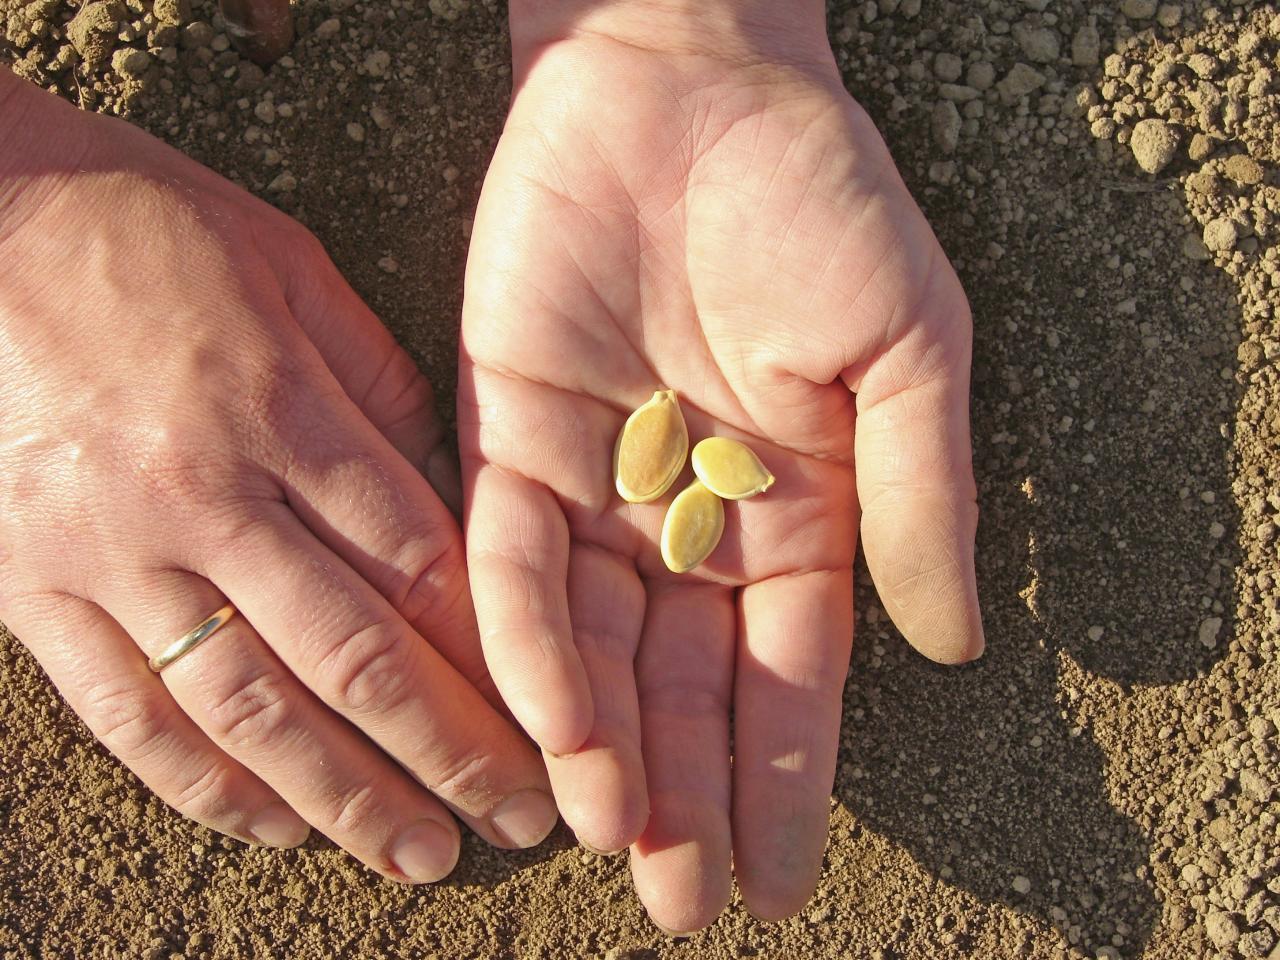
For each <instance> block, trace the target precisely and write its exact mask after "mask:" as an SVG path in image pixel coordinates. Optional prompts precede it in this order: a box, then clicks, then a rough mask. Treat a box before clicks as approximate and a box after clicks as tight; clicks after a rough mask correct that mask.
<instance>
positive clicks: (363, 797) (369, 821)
mask: <svg viewBox="0 0 1280 960" xmlns="http://www.w3.org/2000/svg"><path fill="white" fill-rule="evenodd" d="M386 793H387V791H386V790H385V789H383V788H382V787H381V786H380V785H379V784H378V783H377V782H376V781H372V780H361V781H357V782H356V783H355V784H353V785H352V786H351V787H349V788H347V789H346V790H344V791H342V792H340V793H338V794H337V795H336V797H335V802H334V803H333V805H332V806H331V807H330V808H329V809H328V810H326V811H325V812H323V813H322V814H321V818H322V819H323V820H324V821H325V823H324V824H323V825H320V824H317V826H320V830H321V832H322V833H325V834H328V835H329V836H334V837H340V836H349V835H351V834H359V833H364V832H366V831H368V830H370V829H371V828H372V827H373V825H374V824H375V823H377V822H378V821H379V820H381V819H383V817H384V814H383V797H385V796H386Z"/></svg>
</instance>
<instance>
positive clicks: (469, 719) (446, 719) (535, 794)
mask: <svg viewBox="0 0 1280 960" xmlns="http://www.w3.org/2000/svg"><path fill="white" fill-rule="evenodd" d="M259 509H260V510H261V511H262V513H261V515H259V516H257V517H255V518H253V519H251V520H249V521H247V522H246V523H244V524H241V525H240V527H239V530H238V534H237V536H236V537H235V538H234V542H231V543H227V544H223V545H222V549H220V550H219V551H217V553H216V554H214V555H212V556H210V557H209V559H208V560H207V562H206V564H205V566H207V568H208V569H207V570H202V571H201V572H202V573H205V574H206V575H207V576H209V578H210V579H211V580H213V581H214V582H215V583H217V584H218V585H219V586H220V587H222V588H223V589H224V590H225V591H226V592H227V595H228V597H229V598H230V599H231V601H232V602H233V603H235V604H236V605H237V606H238V607H239V609H240V610H241V611H242V612H243V613H244V614H245V615H246V616H247V617H248V618H249V619H250V621H252V622H253V623H254V624H255V625H257V626H258V627H259V628H260V629H261V630H262V635H263V638H264V639H265V640H266V641H267V643H268V644H269V645H270V646H271V647H272V649H273V650H274V651H275V653H276V654H277V656H279V657H280V659H281V660H282V661H284V663H285V664H286V665H287V666H288V667H289V669H290V670H292V671H293V672H294V674H296V675H297V677H298V678H299V679H300V680H301V681H302V682H303V683H304V684H306V685H307V686H308V687H309V688H310V689H311V690H312V691H314V692H315V694H316V695H317V696H318V697H319V698H320V699H321V700H322V701H323V702H324V703H326V704H327V705H328V706H330V707H331V708H333V709H334V710H335V711H337V712H338V713H339V714H341V715H342V716H344V717H346V718H347V719H348V720H350V721H351V722H352V723H354V724H355V725H356V726H357V727H359V728H360V729H361V730H362V731H363V732H364V733H365V734H366V735H367V736H368V737H369V738H371V739H372V740H373V741H374V742H375V743H377V744H378V745H379V746H380V747H382V749H384V750H385V751H386V752H387V753H389V754H390V755H391V756H392V757H394V758H395V759H396V760H398V761H399V762H400V764H401V765H403V766H404V768H405V769H406V770H408V771H409V773H410V774H412V775H413V776H414V777H415V778H416V779H417V780H418V781H419V782H420V783H422V784H423V785H425V786H426V787H427V788H428V789H429V790H431V792H432V793H434V794H436V796H438V797H440V799H442V800H444V801H445V802H446V803H447V804H449V806H450V807H451V808H452V809H453V810H454V812H456V813H458V814H459V816H461V817H462V818H463V820H465V821H466V823H467V825H468V826H470V827H471V828H472V829H473V830H475V831H476V832H477V833H478V834H480V835H481V836H482V837H483V838H484V839H485V840H487V841H489V842H490V843H492V844H495V845H497V846H501V847H530V846H533V845H535V844H537V843H539V842H541V841H542V839H543V838H544V837H545V836H546V835H547V834H548V833H549V832H550V831H551V828H552V827H553V826H555V822H556V808H555V803H554V802H553V801H552V799H551V794H550V790H549V788H548V785H547V775H546V770H545V769H544V768H543V765H542V763H541V761H540V760H539V758H538V755H537V754H536V753H535V752H534V750H533V748H532V747H531V746H530V744H529V743H528V742H527V741H526V740H525V739H524V738H523V737H522V736H521V735H520V734H519V732H518V731H516V729H515V728H514V727H513V726H512V725H511V724H509V723H508V722H507V721H506V720H505V719H503V717H502V716H501V715H499V714H498V712H497V711H496V710H495V709H494V708H493V707H492V706H491V705H490V704H489V703H488V701H486V700H485V698H484V697H483V696H482V695H481V693H480V692H479V691H478V690H477V689H476V688H475V687H474V686H472V685H471V684H470V683H469V682H467V680H466V679H465V678H464V677H463V676H462V675H461V674H460V673H459V672H458V671H457V670H456V669H454V668H453V667H452V666H451V665H450V664H449V662H448V661H447V660H446V659H445V658H444V657H443V656H441V654H440V653H439V652H438V651H437V650H436V649H435V648H434V647H432V646H431V644H429V643H427V642H426V641H425V640H424V639H423V638H422V637H421V635H419V634H418V633H417V632H416V631H415V630H414V629H413V628H412V627H410V626H409V624H407V623H406V622H405V621H404V619H403V618H402V617H401V616H400V615H399V614H398V613H397V612H396V611H395V610H394V609H393V608H392V606H391V604H390V603H389V602H388V601H387V600H386V599H385V598H384V597H383V596H382V595H381V594H380V593H379V592H378V591H377V590H375V589H374V588H373V587H372V586H371V585H370V584H369V583H368V582H367V581H366V580H365V579H364V578H363V577H361V576H360V575H359V574H358V573H356V571H354V570H352V569H351V568H350V567H349V566H347V564H346V563H345V562H343V560H342V559H341V558H340V557H338V556H336V555H335V554H334V553H333V552H332V551H330V550H329V548H328V547H326V546H325V545H324V544H323V543H321V542H320V541H319V540H318V539H317V538H316V537H315V536H314V535H313V534H312V533H311V532H310V530H308V529H307V528H306V527H304V526H303V525H302V523H301V522H300V521H299V520H298V518H297V517H296V516H295V515H294V514H293V512H292V511H291V510H290V509H289V508H288V507H286V506H284V505H283V504H266V505H262V506H261V507H260V508H259ZM264 571H266V572H269V573H268V574H267V575H264ZM462 602H466V599H465V598H463V601H462Z"/></svg>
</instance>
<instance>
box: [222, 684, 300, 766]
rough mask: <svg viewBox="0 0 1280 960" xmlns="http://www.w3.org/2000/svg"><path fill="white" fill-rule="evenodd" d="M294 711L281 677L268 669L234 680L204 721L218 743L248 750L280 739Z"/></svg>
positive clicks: (290, 722) (289, 723)
mask: <svg viewBox="0 0 1280 960" xmlns="http://www.w3.org/2000/svg"><path fill="white" fill-rule="evenodd" d="M296 710H297V707H296V706H294V705H293V701H292V699H291V698H290V697H289V694H288V684H287V683H286V681H285V679H284V677H283V676H281V675H280V674H279V673H278V672H276V671H275V670H273V669H271V668H269V667H268V668H266V669H263V670H260V671H257V672H254V673H251V674H249V675H248V677H247V679H244V680H237V681H236V682H235V684H234V685H233V686H232V689H231V692H230V693H228V694H227V695H226V696H223V697H221V698H220V699H219V700H217V701H216V702H215V703H214V704H213V705H212V706H211V707H209V708H208V712H207V714H206V717H207V722H208V726H209V733H210V734H211V735H212V736H213V738H214V739H215V740H217V741H218V742H219V743H225V744H227V745H228V746H231V747H233V748H235V747H239V748H241V749H250V750H251V749H256V748H259V747H261V746H263V745H265V744H269V743H272V742H275V741H277V740H278V739H280V738H281V737H282V736H283V734H284V733H285V731H286V730H288V729H289V728H290V727H292V726H293V725H294V718H295V713H296Z"/></svg>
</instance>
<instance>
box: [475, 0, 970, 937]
mask: <svg viewBox="0 0 1280 960" xmlns="http://www.w3.org/2000/svg"><path fill="white" fill-rule="evenodd" d="M563 6H564V7H565V8H572V10H571V11H569V13H571V14H572V15H568V14H566V11H565V10H564V9H561V10H560V11H559V12H560V14H562V15H561V16H560V17H559V18H558V19H557V18H554V17H552V16H551V11H552V8H554V7H555V4H553V3H551V2H550V0H543V2H538V0H530V2H526V3H523V4H520V3H517V4H513V7H512V18H513V19H512V27H513V36H514V52H515V63H514V66H515V71H514V76H515V96H514V101H513V105H512V108H511V112H510V116H509V118H508V120H507V124H506V127H505V130H504V133H503V136H502V139H501V142H500V144H499V146H498V149H497V153H496V156H495V158H494V161H493V164H492V167H491V169H490V171H489V174H488V178H487V180H486V182H485V187H484V191H483V195H482V199H481V202H480V206H479V211H478V214H477V218H476V222H475V230H474V234H473V239H472V244H471V254H470V260H469V263H468V269H467V285H466V300H465V306H464V317H463V335H462V336H463V339H462V351H461V369H460V384H459V439H460V446H461V453H462V458H463V459H462V466H463V480H464V492H465V500H466V509H465V530H466V541H467V554H468V564H469V570H470V575H471V583H472V587H473V591H474V596H475V599H476V610H477V617H478V621H479V626H480V633H481V638H482V643H483V646H484V651H485V655H486V658H487V661H488V664H489V668H490V672H491V674H492V676H493V678H494V680H495V682H496V684H497V686H498V689H499V690H500V692H501V693H502V696H503V698H504V699H505V700H506V702H507V703H508V705H509V706H510V708H511V710H512V711H513V713H514V715H515V717H516V718H517V720H519V722H520V723H521V724H522V725H523V726H524V728H525V729H526V730H527V731H528V732H529V734H530V735H531V736H532V737H533V738H534V739H535V740H536V741H537V743H538V744H539V745H540V746H541V747H542V749H543V752H544V757H545V759H546V762H547V767H548V770H549V772H550V776H551V782H552V785H553V788H554V790H555V795H556V799H557V802H558V804H559V807H560V810H561V813H562V815H563V816H564V818H565V819H566V821H567V822H568V824H569V826H570V827H571V828H572V829H573V830H574V831H575V832H576V834H577V836H578V837H579V839H580V840H581V842H582V843H583V844H584V845H585V846H588V847H590V848H592V849H595V850H597V851H605V852H609V851H617V850H622V849H624V848H626V847H628V846H630V848H631V868H632V872H633V875H634V879H635V884H636V888H637V890H638V892H639V895H640V898H641V900H642V901H643V902H644V904H645V906H646V907H647V909H648V910H649V913H650V915H651V916H652V917H653V919H654V920H655V922H657V923H658V924H659V925H660V926H662V927H663V928H665V929H667V930H668V931H672V932H677V933H680V932H690V931H694V930H697V929H699V928H701V927H703V926H705V925H706V924H708V923H710V922H711V921H713V920H714V919H715V917H716V916H717V915H718V914H719V913H720V911H721V910H722V909H723V907H724V906H725V905H726V904H727V903H728V901H729V898H730V892H731V877H732V876H733V875H734V874H736V877H737V881H738V884H739V887H740V890H741V892H742V895H743V897H744V899H745V903H746V906H747V907H748V908H749V909H750V910H751V911H753V912H754V913H756V914H757V915H759V916H761V917H764V918H770V919H776V918H782V917H785V916H788V915H790V914H792V913H794V912H796V911H797V910H798V909H799V908H800V907H801V906H802V905H803V904H804V902H805V901H806V900H807V898H808V897H809V895H810V894H811V892H812V890H813V888H814V885H815V883H816V879H817V875H818V871H819V868H820V864H821V859H822V851H823V848H824V845H825V842H826V834H827V819H828V809H829V798H830V793H831V786H832V779H833V771H834V765H835V757H836V747H837V741H838V736H839V727H840V724H839V715H840V704H841V692H842V688H843V686H844V681H845V676H846V670H847V666H848V661H849V653H850V644H851V638H852V636H853V604H852V597H853V575H852V564H853V560H854V555H855V551H856V549H857V545H858V539H859V532H861V539H862V546H863V549H864V550H865V552H866V558H867V562H868V565H869V567H870V570H871V572H872V574H873V576H874V579H875V582H876V585H877V587H878V589H879V592H880V595H881V598H882V601H883V603H884V604H885V606H886V608H887V610H888V612H889V613H890V615H891V616H892V617H893V619H894V621H895V623H896V624H897V625H898V627H899V628H900V629H901V630H902V632H903V633H904V635H905V636H906V637H907V639H908V640H909V641H910V642H911V643H912V644H914V645H915V646H916V647H917V648H918V649H919V650H920V651H921V652H922V653H924V654H925V655H926V656H929V657H930V658H932V659H935V660H938V661H941V662H947V663H958V662H963V661H966V660H970V659H972V658H974V657H976V656H978V655H979V654H980V653H981V651H982V648H983V636H982V626H981V620H980V614H979V609H978V601H977V591H976V586H975V578H974V568H973V540H974V531H975V527H976V523H977V509H976V506H975V490H974V483H973V478H972V469H971V463H970V443H969V427H968V389H969V361H970V338H971V330H970V319H969V312H968V307H967V304H966V301H965V297H964V294H963V292H962V290H961V288H960V285H959V283H958V282H957V280H956V277H955V275H954V273H953V272H952V270H951V267H950V265H949V264H948V261H947V259H946V257H945V255H944V254H943V252H942V250H941V249H940V248H939V245H938V243H937V241H936V240H935V238H934V236H933V234H932V232H931V231H930V229H929V227H928V225H927V224H926V222H925V221H924V219H923V217H922V216H921V214H920V212H919V210H918V209H917V207H916V205H915V204H914V202H913V201H912V199H911V197H910V196H909V194H908V192H907V190H906V189H905V187H904V185H903V183H902V181H901V180H900V178H899V176H898V174H897V172H896V170H895V168H894V165H893V163H892V160H891V158H890V156H889V153H888V151H887V150H886V148H885V146H884V144H883V142H882V140H881V139H880V137H879V135H878V134H877V132H876V130H875V128H874V126H873V125H872V123H871V122H870V120H869V119H868V117H867V116H866V114H865V113H864V112H863V111H862V110H861V109H860V108H859V107H858V105H857V104H856V103H854V101H853V100H852V99H851V98H850V97H849V95H848V94H847V93H846V92H845V90H844V89H843V87H842V85H841V81H840V77H839V74H838V71H837V69H836V66H835V64H834V62H833V60H832V57H831V53H830V50H829V48H828V46H827V44H826V38H825V35H824V31H823V23H822V16H821V8H820V5H814V4H810V3H803V4H799V5H797V7H796V9H797V10H799V9H800V8H801V7H804V8H805V9H806V11H807V13H806V15H807V16H808V18H809V19H808V20H807V21H806V20H805V17H804V16H796V17H795V18H793V19H791V20H789V21H788V22H787V24H785V25H783V24H779V23H774V22H770V17H769V15H768V14H767V13H762V14H761V17H760V24H761V27H762V29H761V30H760V31H759V32H757V33H756V34H755V35H753V34H752V33H751V31H750V30H749V29H747V26H750V24H747V25H746V26H744V22H745V20H749V19H750V18H740V19H738V20H735V18H734V16H730V15H728V14H726V15H724V16H719V17H718V16H716V15H715V10H716V9H719V8H723V5H722V4H717V3H709V4H706V5H703V6H700V7H698V8H697V9H699V10H700V11H703V12H704V14H703V15H700V16H698V17H696V18H694V19H696V20H697V23H696V24H693V23H690V22H688V21H686V22H685V23H683V24H680V26H681V29H659V28H660V27H661V26H662V25H663V17H664V16H668V15H671V16H686V17H688V16H689V11H690V10H691V9H693V7H692V6H691V5H690V4H687V3H682V2H667V3H650V4H645V3H634V4H627V3H624V2H621V0H618V2H614V3H607V2H606V3H600V4H592V3H589V2H585V0H582V2H578V3H567V4H564V5H563ZM749 6H751V4H744V5H742V6H741V7H739V8H734V9H736V10H741V9H745V8H746V7H749ZM815 6H816V7H817V10H816V13H815V10H814V7H815ZM638 8H645V9H644V10H641V9H638ZM762 9H763V8H762ZM706 11H711V12H710V13H706ZM646 13H648V14H650V16H646V15H645V14H646ZM548 18H550V19H548ZM796 24H799V26H796ZM666 26H667V27H672V26H674V24H673V22H672V21H670V20H668V21H667V22H666ZM722 28H723V29H724V30H725V31H726V34H725V35H724V36H723V37H716V38H712V39H708V38H707V35H706V34H705V33H701V32H700V31H703V30H704V29H705V30H716V29H722ZM730 33H731V35H730ZM704 41H706V42H704ZM661 387H667V388H671V389H674V390H676V391H677V392H678V394H679V396H680V400H681V405H682V408H683V410H684V414H685V417H686V418H687V421H688V425H689V433H690V440H691V443H696V442H697V440H699V439H701V438H703V437H708V436H713V435H724V436H731V437H736V438H738V439H740V440H743V441H745V442H746V443H747V444H748V445H749V446H750V447H751V448H752V449H753V450H754V451H755V452H756V453H757V454H758V455H759V457H760V458H761V460H762V461H763V463H764V464H765V465H766V466H767V468H768V469H769V471H771V472H772V473H773V474H774V475H775V476H776V478H777V480H776V483H775V484H774V485H773V486H772V487H771V488H770V489H769V490H768V492H767V493H766V494H764V495H762V496H757V497H755V498H753V499H750V500H745V501H742V502H738V503H729V504H726V513H727V519H726V530H725V534H724V538H723V540H722V541H721V543H720V545H719V547H718V548H717V549H716V551H715V552H714V553H713V554H712V555H711V557H710V558H709V560H708V561H707V562H706V563H705V564H703V565H702V566H701V567H699V568H697V569H696V570H695V571H693V572H691V573H688V574H684V575H675V574H672V573H670V572H669V571H668V570H667V568H666V567H665V566H664V564H663V563H662V561H661V559H660V557H659V550H658V535H659V531H660V529H661V525H662V519H663V514H664V511H665V509H666V507H667V505H668V504H669V503H670V502H671V499H672V498H673V497H674V495H675V494H676V493H677V492H678V491H679V490H680V489H682V488H683V486H684V485H685V484H686V483H687V478H688V476H689V474H688V472H687V471H686V473H685V474H684V475H683V479H682V480H680V481H678V482H677V483H676V485H675V486H674V487H673V488H672V489H671V490H670V491H669V492H668V493H667V494H666V495H665V496H664V497H662V498H661V499H660V500H658V501H656V502H654V503H651V504H628V503H625V502H623V501H622V500H621V499H620V498H619V497H618V495H617V493H616V491H615V489H614V478H613V475H612V472H611V466H612V464H611V452H612V449H613V444H614V438H615V436H616V434H617V432H618V429H619V427H620V426H621V424H622V423H623V421H624V419H625V418H626V416H627V414H628V413H629V412H630V411H631V410H633V409H635V408H636V407H637V406H639V405H640V404H641V403H643V402H645V401H646V400H648V399H649V397H650V396H652V394H653V391H654V390H656V389H659V388H661ZM731 716H732V724H733V726H732V732H733V737H732V745H731V742H730V729H731V728H730V718H731ZM731 756H732V764H731V762H730V757H731Z"/></svg>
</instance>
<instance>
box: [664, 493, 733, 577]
mask: <svg viewBox="0 0 1280 960" xmlns="http://www.w3.org/2000/svg"><path fill="white" fill-rule="evenodd" d="M723 533H724V501H722V500H721V499H720V498H719V497H717V496H716V495H715V494H714V493H712V492H711V491H710V490H708V489H707V488H706V487H704V486H703V485H702V482H701V481H699V480H695V481H693V483H691V484H689V486H687V487H685V488H684V489H683V490H681V491H680V493H679V494H678V495H677V496H676V498H675V499H674V500H672V501H671V506H670V507H669V508H668V509H667V517H666V519H665V520H663V522H662V541H661V547H662V560H663V562H664V563H666V565H667V568H668V569H669V570H671V572H672V573H688V572H689V571H690V570H692V569H693V568H694V567H696V566H698V564H700V563H702V562H703V561H704V560H706V559H707V557H709V556H711V552H712V551H713V550H715V548H716V544H718V543H719V542H720V535H721V534H723Z"/></svg>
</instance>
